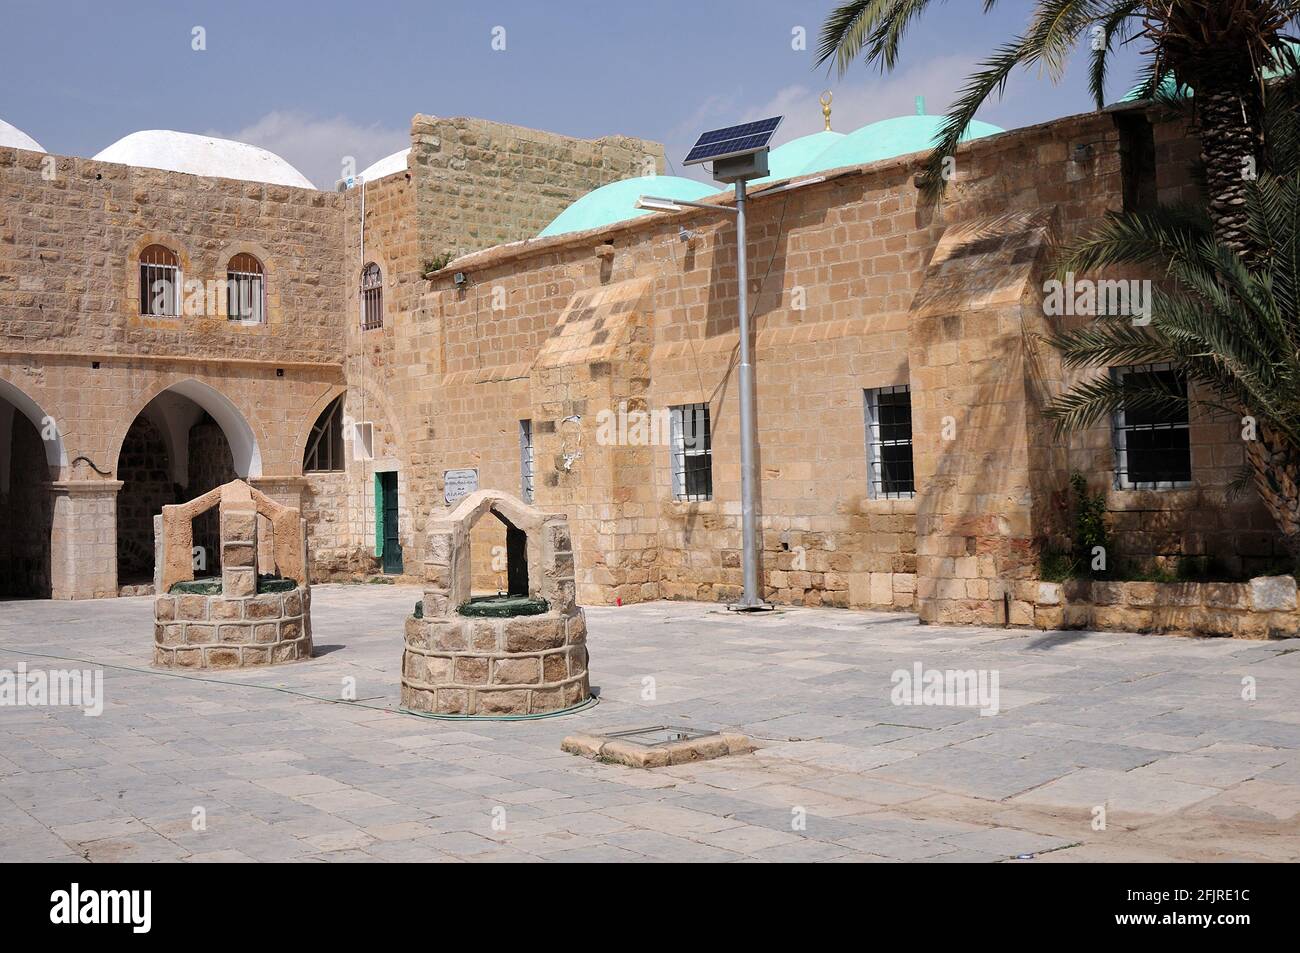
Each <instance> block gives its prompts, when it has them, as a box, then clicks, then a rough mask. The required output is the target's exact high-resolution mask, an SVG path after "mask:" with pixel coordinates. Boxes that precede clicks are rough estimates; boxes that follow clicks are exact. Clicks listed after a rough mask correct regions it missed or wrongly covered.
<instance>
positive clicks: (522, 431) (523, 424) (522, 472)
mask: <svg viewBox="0 0 1300 953" xmlns="http://www.w3.org/2000/svg"><path fill="white" fill-rule="evenodd" d="M519 495H520V496H521V497H522V499H523V501H524V502H525V503H531V502H533V422H532V421H531V420H521V421H519Z"/></svg>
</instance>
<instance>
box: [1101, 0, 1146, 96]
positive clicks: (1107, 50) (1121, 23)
mask: <svg viewBox="0 0 1300 953" xmlns="http://www.w3.org/2000/svg"><path fill="white" fill-rule="evenodd" d="M1141 6H1142V0H1128V2H1125V3H1119V4H1117V5H1116V6H1115V7H1113V8H1112V9H1111V10H1110V11H1109V12H1108V13H1107V14H1106V15H1105V16H1103V17H1101V19H1100V22H1096V23H1094V24H1092V28H1093V29H1100V30H1101V35H1100V39H1101V44H1100V46H1094V49H1093V51H1092V62H1091V63H1090V64H1089V68H1088V89H1089V91H1091V93H1092V99H1093V102H1094V103H1096V105H1097V108H1098V109H1104V108H1105V107H1106V69H1107V67H1108V66H1109V64H1110V54H1111V52H1112V51H1113V47H1114V45H1115V41H1116V40H1119V41H1120V42H1121V43H1122V42H1124V41H1126V40H1128V38H1129V36H1130V35H1131V31H1132V22H1131V21H1132V18H1133V17H1134V16H1135V15H1136V13H1137V11H1138V10H1139V8H1140V7H1141Z"/></svg>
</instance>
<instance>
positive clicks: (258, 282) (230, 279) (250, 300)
mask: <svg viewBox="0 0 1300 953" xmlns="http://www.w3.org/2000/svg"><path fill="white" fill-rule="evenodd" d="M265 315H266V275H265V273H264V272H263V270H262V263H261V262H260V261H258V260H257V259H256V258H254V257H253V256H252V255H249V254H246V253H241V254H238V255H236V256H235V257H234V258H232V259H230V264H229V265H227V266H226V316H227V317H228V318H229V319H230V320H231V321H248V322H250V323H253V324H261V323H262V322H263V321H264V320H266V318H265Z"/></svg>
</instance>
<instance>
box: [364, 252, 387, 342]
mask: <svg viewBox="0 0 1300 953" xmlns="http://www.w3.org/2000/svg"><path fill="white" fill-rule="evenodd" d="M383 326H384V273H383V272H382V271H380V270H379V266H378V265H376V264H375V263H374V262H373V261H372V262H370V263H369V264H368V265H366V267H365V268H363V269H361V330H363V331H369V330H370V329H371V328H382V327H383Z"/></svg>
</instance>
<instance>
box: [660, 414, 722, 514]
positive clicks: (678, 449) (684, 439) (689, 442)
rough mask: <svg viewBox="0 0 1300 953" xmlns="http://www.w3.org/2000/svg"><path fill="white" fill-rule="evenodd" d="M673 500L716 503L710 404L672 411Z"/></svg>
mask: <svg viewBox="0 0 1300 953" xmlns="http://www.w3.org/2000/svg"><path fill="white" fill-rule="evenodd" d="M669 410H670V427H671V430H672V433H671V449H672V476H673V499H675V500H691V501H702V500H711V499H713V434H712V432H711V430H710V427H709V405H708V404H683V405H681V406H679V407H672V408H669Z"/></svg>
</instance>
